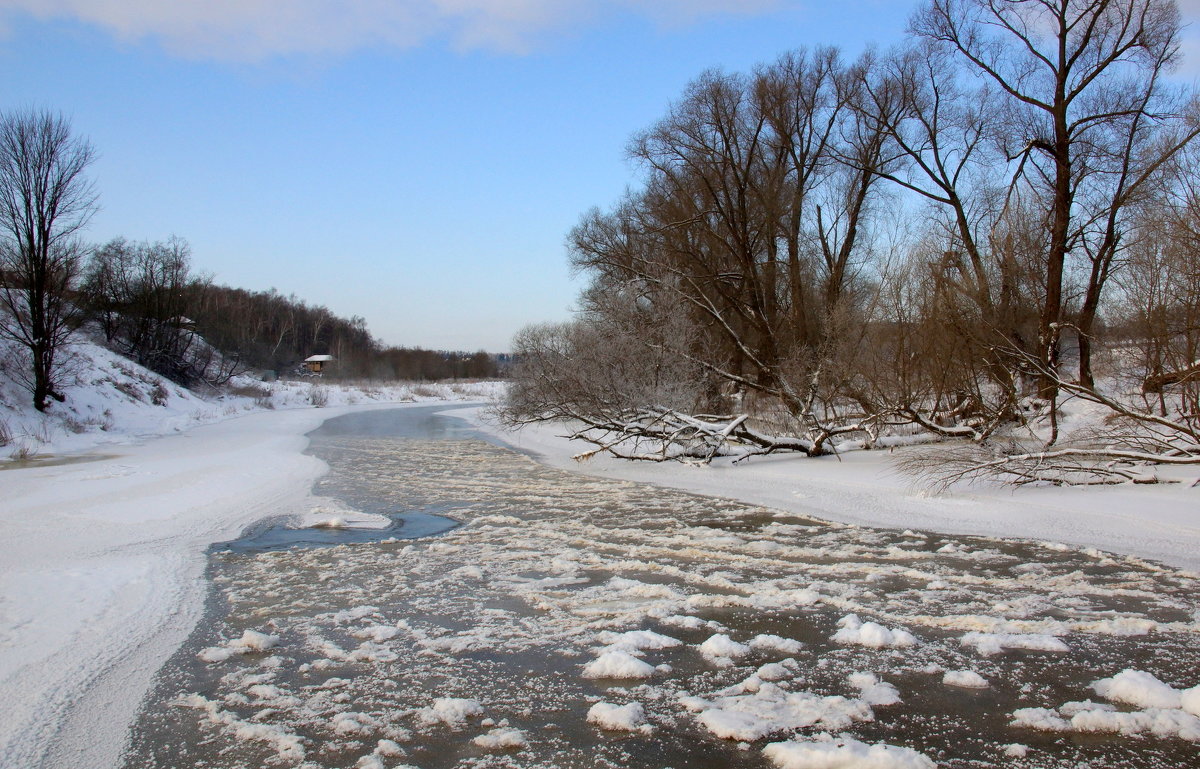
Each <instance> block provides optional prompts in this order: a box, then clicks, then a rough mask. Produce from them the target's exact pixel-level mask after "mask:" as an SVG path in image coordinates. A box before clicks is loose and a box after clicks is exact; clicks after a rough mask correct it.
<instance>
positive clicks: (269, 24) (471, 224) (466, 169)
mask: <svg viewBox="0 0 1200 769" xmlns="http://www.w3.org/2000/svg"><path fill="white" fill-rule="evenodd" d="M158 6H161V7H158ZM912 7H913V4H910V3H908V2H882V1H881V0H844V1H843V2H839V3H824V2H809V3H800V2H788V1H787V0H778V1H775V2H772V1H771V0H659V2H657V3H651V2H647V1H646V0H623V1H622V0H614V1H613V2H603V1H602V0H360V1H359V2H336V0H304V1H303V2H301V1H300V0H240V2H235V1H234V0H208V1H207V2H196V1H195V0H177V2H173V3H147V2H145V1H144V0H107V2H103V3H100V2H96V0H0V68H2V70H3V72H4V77H3V78H0V109H7V108H12V107H25V106H30V105H32V106H37V107H44V108H49V109H54V110H60V111H62V112H63V113H65V114H66V115H67V116H69V117H70V118H71V120H72V123H73V126H74V128H75V129H76V131H77V132H79V133H80V134H83V135H86V136H87V137H89V138H90V140H91V141H92V143H93V144H94V145H95V147H96V149H97V150H98V151H99V153H100V159H99V161H98V162H97V163H96V164H95V166H94V173H93V176H94V178H95V181H96V183H97V185H98V188H99V191H100V194H101V205H102V210H101V212H100V213H99V214H98V215H97V216H96V218H95V219H94V220H93V222H92V225H91V227H90V228H89V230H88V232H87V236H88V238H89V239H91V240H94V241H98V242H99V241H104V240H107V239H109V238H111V237H114V236H117V235H123V236H125V237H128V238H131V239H138V240H140V239H150V240H156V239H162V238H166V237H168V236H170V235H179V236H181V237H184V238H186V239H187V240H188V241H190V243H191V244H192V248H193V254H194V257H193V258H194V265H195V267H196V268H197V269H198V270H201V271H205V272H208V273H211V274H212V275H213V277H214V279H215V280H216V282H218V283H224V284H228V285H233V286H240V287H243V288H249V289H267V288H272V287H273V288H276V289H278V290H279V291H280V292H282V293H284V294H291V293H295V294H296V295H297V296H299V297H301V298H303V299H305V300H306V301H308V302H310V303H313V304H324V305H326V306H327V307H329V308H330V309H331V310H333V311H334V312H336V313H338V314H340V315H344V316H349V315H362V316H364V317H365V318H366V319H367V322H368V326H369V327H370V329H371V330H372V332H373V333H374V334H375V335H376V336H377V337H378V338H380V339H381V340H382V341H384V342H385V343H388V344H397V345H408V346H422V347H430V348H449V349H467V350H474V349H487V350H490V351H502V350H505V349H507V347H508V344H509V340H510V339H511V337H512V335H513V334H514V333H515V332H516V331H517V329H519V328H520V327H521V326H523V325H525V324H527V323H531V322H537V321H542V320H562V319H565V318H566V317H568V315H569V310H570V307H571V305H572V302H573V300H574V297H575V294H576V293H577V291H578V282H577V281H574V280H572V277H571V276H570V275H569V271H568V267H567V264H566V256H565V249H564V246H563V242H564V236H565V235H566V233H567V231H568V230H569V229H570V228H571V227H572V226H573V225H574V224H575V222H576V221H577V220H578V218H579V216H580V215H581V214H582V213H583V212H584V211H585V210H586V209H587V208H589V207H591V206H593V205H600V206H605V205H608V204H609V203H611V202H612V201H614V200H615V199H616V198H617V197H618V196H619V195H620V194H621V192H622V191H623V189H624V188H625V187H626V185H628V184H630V183H631V181H632V180H633V179H634V178H635V177H634V169H633V168H632V167H631V166H630V165H629V164H628V163H627V162H626V161H625V159H624V147H625V144H626V142H627V140H628V139H629V137H630V135H631V134H632V133H633V132H635V131H637V130H639V129H642V128H645V127H647V126H649V125H650V124H651V123H653V122H654V121H655V120H656V119H658V118H659V117H661V116H662V115H663V113H664V112H665V110H666V107H667V105H668V103H669V102H670V101H671V100H672V99H674V98H676V97H677V96H678V95H679V94H680V93H681V92H682V90H683V88H684V87H685V86H686V84H687V83H688V81H689V80H691V79H692V78H694V77H695V76H696V75H698V74H699V73H700V72H701V71H702V70H704V69H705V68H709V67H720V68H724V69H726V70H732V71H744V70H748V69H750V68H752V67H753V66H754V65H755V64H756V63H759V62H764V61H768V60H771V59H773V58H775V57H776V56H778V55H779V54H780V53H782V52H784V51H786V50H789V49H791V48H795V47H799V46H804V45H808V46H812V45H820V44H835V45H839V46H841V47H842V48H843V49H844V50H845V51H846V52H847V54H848V55H850V56H853V55H857V53H858V52H859V51H861V50H862V48H863V46H864V45H867V44H869V43H871V42H875V43H878V44H880V45H883V46H886V45H889V44H891V43H893V42H895V41H897V40H898V39H899V38H900V36H901V35H902V34H903V30H904V27H905V24H906V21H907V17H908V14H909V13H910V11H911V9H912Z"/></svg>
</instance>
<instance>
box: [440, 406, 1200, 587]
mask: <svg viewBox="0 0 1200 769" xmlns="http://www.w3.org/2000/svg"><path fill="white" fill-rule="evenodd" d="M460 414H461V415H463V416H466V417H468V418H470V419H471V420H472V421H473V422H474V423H475V424H476V425H477V426H479V427H480V429H482V430H484V431H486V432H490V433H492V434H493V435H495V436H497V437H499V438H501V439H502V440H504V441H506V442H508V443H509V444H511V445H513V446H514V447H516V448H517V449H518V450H520V451H524V452H528V453H531V454H533V455H535V456H537V457H538V458H539V459H540V460H541V461H543V462H545V463H546V464H549V465H551V466H553V467H558V468H561V469H564V470H568V471H571V472H576V473H584V474H587V475H592V476H596V477H600V478H611V479H621V480H629V481H638V482H643V483H652V484H656V485H659V486H665V487H668V488H675V489H682V490H685V491H689V492H692V493H698V494H705V495H708V496H711V497H717V498H732V499H737V500H740V501H742V502H746V503H749V504H757V505H764V506H766V507H771V508H774V509H778V510H783V511H788V512H792V513H798V514H801V515H811V516H815V517H818V518H822V519H824V520H829V521H835V522H838V523H846V524H855V525H860V526H877V527H884V528H893V529H897V530H908V531H910V532H915V531H918V530H925V531H932V532H941V533H943V534H967V535H980V536H987V537H1000V538H1011V537H1016V538H1021V539H1026V540H1033V541H1040V542H1044V543H1047V544H1050V545H1053V546H1056V547H1059V548H1063V549H1070V548H1072V547H1074V548H1086V547H1091V548H1098V549H1100V550H1106V551H1110V552H1115V553H1122V554H1126V555H1133V556H1138V557H1141V558H1148V559H1152V560H1155V561H1161V562H1163V563H1166V564H1170V565H1172V566H1175V567H1178V568H1184V569H1189V570H1191V571H1194V572H1200V518H1197V516H1196V514H1195V509H1196V504H1197V494H1198V491H1197V489H1196V488H1192V487H1190V486H1189V485H1188V484H1186V483H1182V484H1173V485H1150V486H1148V485H1137V486H1135V485H1121V486H1111V487H1097V488H1057V487H1045V488H1034V487H1028V488H1022V489H1019V490H1017V491H1015V492H1014V491H1013V489H1012V488H1011V487H1005V486H991V485H987V484H982V483H981V484H976V485H959V486H956V487H955V488H953V489H952V490H950V491H949V492H947V493H944V494H930V493H928V491H927V490H926V489H923V488H920V487H914V486H913V485H912V482H911V480H910V479H909V478H907V477H906V476H904V475H903V474H901V473H899V472H897V470H896V466H895V462H896V459H897V458H898V457H897V455H895V454H892V453H889V452H886V451H854V452H850V453H847V454H844V455H841V456H837V457H821V458H816V459H813V458H807V457H801V456H787V455H776V456H768V457H755V458H753V459H751V460H749V461H745V462H741V463H739V464H737V465H734V464H732V462H731V461H729V460H726V459H718V460H716V461H714V462H713V463H712V464H711V465H708V466H705V467H696V466H694V465H685V464H682V463H673V462H665V463H658V462H630V461H627V460H620V459H616V458H613V457H608V456H604V455H598V456H595V457H593V458H591V459H589V460H587V461H586V462H576V461H575V460H574V459H573V458H572V457H573V456H574V455H576V454H578V453H579V452H580V451H581V450H582V448H584V447H583V446H582V445H581V444H579V443H577V442H572V441H570V440H568V439H566V438H564V437H562V433H563V432H564V428H563V426H561V425H556V424H542V425H530V426H528V427H525V428H522V429H521V430H518V431H515V432H514V431H507V430H503V429H501V428H498V427H496V426H494V425H489V424H487V420H486V419H485V418H484V417H483V415H482V413H481V410H475V411H473V412H468V411H463V412H460Z"/></svg>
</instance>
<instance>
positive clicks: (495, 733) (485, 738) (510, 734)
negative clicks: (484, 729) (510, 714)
mask: <svg viewBox="0 0 1200 769" xmlns="http://www.w3.org/2000/svg"><path fill="white" fill-rule="evenodd" d="M471 742H473V743H474V744H476V745H478V746H479V747H481V748H483V749H485V750H505V749H508V748H514V749H515V748H525V747H528V746H529V738H528V737H527V736H526V734H525V732H523V731H521V730H520V729H515V728H513V727H511V726H502V727H499V728H497V729H493V730H491V731H490V732H488V733H487V734H481V735H479V736H478V737H476V738H475V739H473V740H471Z"/></svg>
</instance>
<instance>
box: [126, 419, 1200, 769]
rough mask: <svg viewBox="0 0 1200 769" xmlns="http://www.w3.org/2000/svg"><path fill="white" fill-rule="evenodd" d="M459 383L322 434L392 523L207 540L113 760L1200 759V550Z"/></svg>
mask: <svg viewBox="0 0 1200 769" xmlns="http://www.w3.org/2000/svg"><path fill="white" fill-rule="evenodd" d="M445 409H446V407H445V406H438V407H421V408H408V409H398V410H395V411H371V412H366V413H362V414H357V415H351V416H346V417H341V418H338V419H333V420H330V421H329V422H327V423H326V424H325V425H324V426H323V427H322V428H320V429H318V430H317V431H315V432H313V433H311V434H310V438H311V445H310V448H309V451H310V452H311V453H312V454H314V455H316V456H318V457H320V458H321V459H323V460H324V461H326V462H327V463H328V464H329V465H330V468H331V470H330V472H329V474H328V475H326V476H325V477H324V478H322V479H321V480H320V481H319V482H318V484H317V488H316V491H317V493H319V494H320V495H323V496H328V497H334V498H336V499H338V500H339V501H340V502H341V503H342V504H345V505H347V506H350V507H353V508H356V509H359V510H363V511H366V512H373V513H382V514H385V515H389V516H394V517H395V520H396V526H394V527H393V528H391V529H389V530H382V531H377V532H366V533H364V532H363V531H362V530H320V531H316V530H304V531H300V532H296V531H294V530H287V529H286V527H284V528H280V527H278V526H276V525H275V524H274V523H272V524H270V525H265V526H262V527H259V528H257V529H256V530H254V531H251V532H247V534H246V536H244V537H243V538H242V539H241V540H239V541H238V542H235V543H229V544H227V545H225V546H218V547H214V548H213V550H212V553H211V565H210V579H211V584H212V591H211V597H210V605H209V609H208V614H207V617H206V620H205V621H204V622H202V623H201V625H200V626H199V627H198V628H197V629H196V631H195V632H194V633H193V635H192V637H191V639H190V640H189V641H188V643H187V644H186V645H185V646H184V647H183V648H181V649H180V650H179V652H178V653H177V654H176V655H175V656H174V657H173V658H172V660H171V661H170V662H169V663H168V664H167V665H166V666H165V667H164V669H163V670H162V671H161V673H160V676H159V682H158V685H157V687H156V689H155V691H154V693H153V695H152V696H151V697H150V698H149V699H148V700H147V702H146V703H145V705H144V707H143V711H142V713H141V716H140V717H139V720H138V722H137V724H136V726H135V729H134V733H133V742H132V747H131V749H130V752H129V754H128V757H127V766H128V767H130V768H131V769H132V768H134V767H139V768H140V767H172V768H175V769H179V768H182V767H254V768H255V769H257V768H258V767H274V766H279V767H306V768H309V769H316V768H317V767H331V768H332V767H337V768H341V767H355V768H357V769H381V768H386V769H392V768H393V767H399V766H416V767H421V768H422V769H442V768H443V767H561V768H562V769H567V768H568V767H653V768H654V769H661V768H663V767H675V768H678V769H684V767H770V766H776V765H779V766H794V767H809V766H813V767H815V766H821V767H837V766H846V767H857V766H870V767H887V768H889V769H890V768H891V767H896V768H897V769H908V768H909V767H915V768H919V769H920V768H924V767H930V766H934V765H936V766H943V767H999V766H1003V767H1039V768H1041V767H1046V768H1049V767H1053V768H1055V769H1059V768H1062V769H1065V768H1066V767H1071V768H1072V769H1075V768H1076V767H1092V768H1093V769H1099V768H1100V767H1145V768H1147V769H1150V768H1152V767H1153V768H1154V769H1158V768H1160V767H1197V766H1200V720H1197V719H1196V717H1195V715H1194V714H1193V713H1191V712H1189V711H1188V710H1187V706H1186V704H1185V705H1184V706H1183V707H1181V702H1183V703H1186V702H1188V701H1190V700H1189V698H1188V697H1187V696H1183V697H1182V700H1181V695H1180V692H1181V691H1182V690H1186V689H1188V688H1190V687H1194V686H1196V685H1197V684H1200V591H1198V588H1200V581H1198V579H1197V577H1196V575H1192V574H1187V573H1183V572H1178V571H1175V570H1172V569H1168V568H1163V567H1160V566H1157V565H1155V564H1150V563H1145V562H1142V561H1138V560H1135V559H1128V558H1122V557H1118V556H1112V555H1109V554H1105V553H1100V552H1095V551H1087V552H1081V551H1077V550H1072V549H1067V548H1063V547H1060V546H1055V545H1051V544H1048V543H1042V544H1038V543H1027V542H1013V541H1001V540H991V539H981V538H974V537H949V536H941V535H937V534H930V533H923V532H911V531H908V532H900V531H889V530H875V529H868V528H861V527H853V526H841V525H835V524H829V523H826V522H823V521H820V520H816V519H813V518H806V517H803V516H797V515H795V514H791V513H783V512H778V511H774V510H770V509H764V508H760V507H755V506H751V505H746V504H742V503H738V502H733V501H728V500H721V499H712V498H708V497H701V496H694V495H689V494H685V493H681V492H678V491H672V490H666V489H660V488H656V487H650V486H644V485H639V484H634V483H626V482H619V481H610V480H597V479H592V478H586V477H582V476H578V475H573V474H570V473H566V472H562V471H558V470H555V469H550V468H547V467H545V466H542V465H539V464H538V463H536V462H535V461H534V460H533V459H531V458H529V457H527V456H525V455H523V454H520V453H518V452H516V451H513V450H511V449H509V448H506V447H504V446H502V445H497V444H496V443H494V442H489V441H488V440H485V439H484V438H483V437H482V436H480V435H478V434H476V433H475V432H473V431H472V430H471V429H470V428H469V427H468V426H467V425H466V423H465V422H463V421H462V420H459V419H456V418H454V417H453V416H439V415H438V414H436V413H435V412H437V411H445ZM276 523H277V522H276ZM638 631H640V632H638ZM1197 693H1198V694H1200V690H1197ZM776 743H784V747H782V748H772V747H768V746H770V745H772V744H776ZM871 745H875V746H882V745H887V746H890V747H888V748H883V747H876V748H870V747H868V746H871ZM818 761H825V763H814V762H818ZM835 761H846V763H836V762H835ZM872 761H873V762H875V763H870V762H872ZM789 762H790V763H789ZM806 762H808V763H806Z"/></svg>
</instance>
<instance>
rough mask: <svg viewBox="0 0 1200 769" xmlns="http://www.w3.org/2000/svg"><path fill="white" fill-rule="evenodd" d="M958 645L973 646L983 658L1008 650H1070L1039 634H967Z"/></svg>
mask: <svg viewBox="0 0 1200 769" xmlns="http://www.w3.org/2000/svg"><path fill="white" fill-rule="evenodd" d="M959 643H960V644H962V645H963V646H973V647H975V651H977V652H979V653H980V654H982V655H983V656H985V657H992V656H995V655H997V654H1000V653H1002V652H1005V651H1007V650H1009V649H1022V650H1025V651H1043V652H1068V651H1071V648H1070V647H1069V646H1067V645H1066V644H1065V643H1063V642H1062V640H1061V639H1059V638H1055V637H1054V636H1052V635H1045V634H1040V633H967V634H966V635H964V636H963V637H962V638H961V639H960V640H959Z"/></svg>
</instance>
